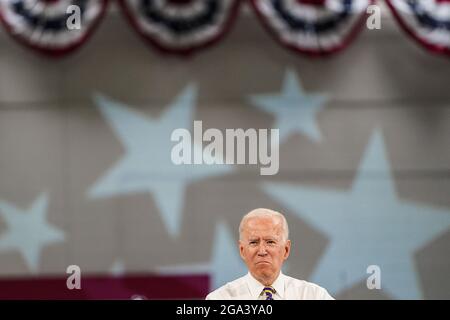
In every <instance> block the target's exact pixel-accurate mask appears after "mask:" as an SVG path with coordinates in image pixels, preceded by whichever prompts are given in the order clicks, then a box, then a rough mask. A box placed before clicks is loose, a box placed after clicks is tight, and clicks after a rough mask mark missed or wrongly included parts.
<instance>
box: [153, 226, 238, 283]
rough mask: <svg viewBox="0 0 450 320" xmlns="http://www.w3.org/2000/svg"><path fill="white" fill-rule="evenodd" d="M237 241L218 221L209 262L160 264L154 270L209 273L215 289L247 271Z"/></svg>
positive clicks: (177, 273)
mask: <svg viewBox="0 0 450 320" xmlns="http://www.w3.org/2000/svg"><path fill="white" fill-rule="evenodd" d="M237 243H238V242H237V239H234V238H233V236H232V235H231V234H230V232H229V230H228V228H227V226H226V224H225V223H223V222H219V223H218V224H217V230H216V233H215V239H214V242H213V248H212V257H211V260H210V261H209V262H205V263H198V264H195V263H193V264H177V265H172V266H161V267H158V268H156V271H157V272H158V273H159V274H170V275H174V274H175V275H182V274H210V276H211V290H215V289H217V288H219V287H220V286H222V285H224V284H226V283H227V282H230V281H233V280H235V279H237V278H239V277H242V276H243V275H245V274H246V273H247V268H246V267H245V264H244V262H243V261H242V259H241V257H240V255H239V247H238V245H237Z"/></svg>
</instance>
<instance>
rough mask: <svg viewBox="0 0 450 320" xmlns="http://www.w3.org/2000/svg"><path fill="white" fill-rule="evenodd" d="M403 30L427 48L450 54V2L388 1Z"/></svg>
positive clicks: (424, 0)
mask: <svg viewBox="0 0 450 320" xmlns="http://www.w3.org/2000/svg"><path fill="white" fill-rule="evenodd" d="M387 3H388V5H389V7H390V8H391V10H392V13H393V14H394V16H395V18H396V19H397V21H398V22H399V24H400V25H401V26H402V28H403V29H404V30H405V31H406V32H407V33H408V34H409V35H410V36H411V37H413V38H414V39H415V40H416V41H417V42H418V43H420V44H421V45H423V46H424V47H425V48H427V49H430V50H431V51H434V52H437V53H446V54H450V0H387Z"/></svg>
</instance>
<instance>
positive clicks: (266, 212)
mask: <svg viewBox="0 0 450 320" xmlns="http://www.w3.org/2000/svg"><path fill="white" fill-rule="evenodd" d="M258 217H270V218H278V219H280V220H281V226H282V228H283V234H282V236H283V241H286V240H288V239H289V227H288V223H287V221H286V218H285V217H284V215H283V214H281V213H279V212H277V211H274V210H271V209H266V208H258V209H254V210H252V211H250V212H249V213H247V214H246V215H245V216H243V217H242V220H241V223H240V224H239V239H240V240H242V232H243V229H244V225H245V223H246V222H247V220H248V219H250V218H258Z"/></svg>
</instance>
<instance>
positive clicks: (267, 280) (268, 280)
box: [252, 271, 280, 287]
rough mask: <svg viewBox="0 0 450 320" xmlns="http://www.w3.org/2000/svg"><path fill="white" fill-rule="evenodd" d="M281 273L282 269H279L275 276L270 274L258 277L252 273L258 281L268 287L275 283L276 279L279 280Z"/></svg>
mask: <svg viewBox="0 0 450 320" xmlns="http://www.w3.org/2000/svg"><path fill="white" fill-rule="evenodd" d="M279 275H280V271H278V273H277V274H276V275H275V276H271V277H270V276H268V277H256V276H255V275H254V274H252V276H253V278H255V279H256V280H258V282H260V283H261V284H263V285H264V286H266V287H270V286H271V285H273V283H274V282H275V280H277V278H278V276H279Z"/></svg>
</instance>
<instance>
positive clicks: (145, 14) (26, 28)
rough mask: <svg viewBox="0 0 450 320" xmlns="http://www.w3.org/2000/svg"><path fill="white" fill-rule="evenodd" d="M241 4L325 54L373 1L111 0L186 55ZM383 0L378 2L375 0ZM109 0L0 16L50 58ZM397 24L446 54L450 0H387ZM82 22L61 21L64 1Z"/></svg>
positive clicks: (90, 24) (218, 35) (5, 4)
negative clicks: (71, 24) (74, 8)
mask: <svg viewBox="0 0 450 320" xmlns="http://www.w3.org/2000/svg"><path fill="white" fill-rule="evenodd" d="M245 1H246V2H247V3H248V4H250V5H251V7H252V8H253V11H254V12H255V14H256V15H257V16H258V18H259V20H260V21H261V22H262V24H263V25H264V26H265V28H266V29H267V30H268V31H269V33H270V34H272V35H273V36H274V37H275V38H276V40H277V41H278V42H280V43H281V44H283V45H284V46H286V47H288V48H290V49H293V50H295V51H296V52H299V53H302V54H309V55H318V56H321V55H326V54H332V53H335V52H337V51H340V50H342V49H344V48H345V47H347V46H348V45H349V44H350V43H351V42H352V41H353V40H354V38H355V37H356V35H357V34H358V33H359V32H360V31H361V29H363V26H364V24H365V21H366V18H367V9H368V7H369V6H370V5H371V4H376V0H117V2H118V3H119V5H120V8H121V9H122V11H123V12H124V14H125V15H126V17H127V19H128V20H129V22H130V23H131V26H132V27H133V28H134V29H135V30H136V32H138V33H139V34H140V35H141V36H142V37H143V38H144V39H145V40H147V41H148V42H149V43H151V44H152V45H153V46H154V47H156V48H158V49H160V50H162V51H164V52H168V53H175V54H190V53H193V52H196V51H198V50H200V49H203V48H205V47H207V46H209V45H211V44H213V43H216V42H218V41H219V40H220V39H222V37H223V36H224V35H225V34H226V33H227V31H229V30H230V29H231V27H232V26H233V23H234V21H235V20H236V17H237V15H238V13H239V11H240V7H241V4H242V3H243V2H245ZM378 1H381V0H378ZM109 3H110V1H109V0H0V22H2V25H3V26H4V27H5V28H6V30H7V32H8V33H9V34H10V35H11V36H13V37H14V38H15V39H16V40H18V41H19V42H21V43H22V44H24V45H26V46H28V47H31V48H33V49H36V50H38V51H39V52H42V53H44V54H47V55H51V56H63V55H65V54H68V53H71V52H73V51H74V50H75V49H77V48H79V47H81V46H82V45H83V44H84V43H85V42H86V40H87V39H88V38H89V37H90V36H91V35H92V33H93V32H94V30H95V29H96V27H97V26H98V24H99V23H100V21H101V20H102V18H103V16H104V14H105V12H106V10H107V7H108V4H109ZM386 3H387V4H388V6H389V8H390V9H391V11H392V13H393V15H394V16H395V18H396V20H397V21H398V22H399V24H400V25H401V27H402V28H403V29H405V30H406V32H407V33H408V34H409V35H411V36H412V37H413V38H414V39H415V40H417V41H418V42H419V43H420V44H422V45H423V46H424V47H425V48H427V49H428V50H431V51H433V52H437V53H441V54H446V55H449V56H450V0H386ZM71 5H75V6H78V7H79V8H80V12H81V25H82V27H81V28H80V29H79V30H78V29H75V30H71V29H69V28H68V27H67V25H66V23H67V20H68V19H69V17H70V15H71V13H68V11H67V9H68V7H69V6H71Z"/></svg>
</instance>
